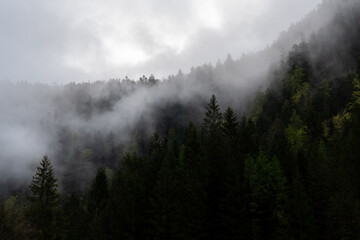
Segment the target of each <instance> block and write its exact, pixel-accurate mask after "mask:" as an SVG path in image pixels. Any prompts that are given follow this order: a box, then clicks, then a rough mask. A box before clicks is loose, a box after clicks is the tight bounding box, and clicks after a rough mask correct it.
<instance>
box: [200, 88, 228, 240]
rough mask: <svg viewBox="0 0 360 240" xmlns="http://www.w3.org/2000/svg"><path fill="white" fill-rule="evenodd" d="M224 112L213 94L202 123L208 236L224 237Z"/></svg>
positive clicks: (214, 237)
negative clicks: (221, 221) (222, 214)
mask: <svg viewBox="0 0 360 240" xmlns="http://www.w3.org/2000/svg"><path fill="white" fill-rule="evenodd" d="M222 121H223V118H222V114H221V112H220V107H219V105H218V104H217V101H216V97H215V96H214V95H213V96H212V97H211V99H210V102H209V104H208V105H207V106H206V113H205V118H204V120H203V124H202V129H201V130H202V131H201V141H202V154H203V157H204V164H205V166H204V167H205V168H206V170H207V174H208V177H207V178H208V180H207V186H206V189H207V219H208V226H207V228H208V234H209V236H208V238H209V239H220V238H222V236H221V234H222V230H221V227H220V225H219V222H220V199H222V197H223V195H224V184H223V176H224V162H223V151H224V148H223V134H222Z"/></svg>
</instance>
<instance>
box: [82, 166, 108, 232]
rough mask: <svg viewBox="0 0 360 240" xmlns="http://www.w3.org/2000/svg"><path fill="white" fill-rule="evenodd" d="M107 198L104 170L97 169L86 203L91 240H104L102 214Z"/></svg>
mask: <svg viewBox="0 0 360 240" xmlns="http://www.w3.org/2000/svg"><path fill="white" fill-rule="evenodd" d="M108 196H109V187H108V181H107V176H106V173H105V169H104V168H99V169H98V172H97V174H96V177H95V180H94V182H93V183H92V185H91V188H90V191H89V197H88V203H87V209H88V213H89V216H90V219H91V221H92V222H91V225H90V226H91V232H92V234H91V235H92V237H93V239H104V233H105V230H104V229H105V226H106V224H105V223H104V218H103V217H102V214H103V212H104V210H105V207H106V204H107V200H108Z"/></svg>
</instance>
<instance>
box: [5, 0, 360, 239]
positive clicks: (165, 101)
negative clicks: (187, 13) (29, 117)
mask: <svg viewBox="0 0 360 240" xmlns="http://www.w3.org/2000/svg"><path fill="white" fill-rule="evenodd" d="M329 9H332V11H334V14H333V15H331V18H330V17H329V20H328V22H327V23H326V24H324V25H323V26H321V27H319V28H318V29H316V31H315V30H314V31H313V32H311V33H310V32H309V33H307V34H306V36H302V38H303V39H300V41H298V42H296V43H295V42H293V40H294V38H295V37H294V36H297V33H298V32H299V31H300V30H301V29H303V28H304V26H305V28H306V26H307V24H308V22H311V19H312V18H316V16H320V15H321V13H322V12H326V13H328V12H329V11H330V10H329ZM359 23H360V2H359V1H357V0H346V1H335V0H331V1H324V2H323V3H322V4H321V5H320V6H319V8H318V9H317V10H316V11H314V12H313V13H311V14H310V15H309V16H307V17H306V18H305V19H303V21H301V22H300V23H298V24H297V25H294V26H292V27H291V28H290V29H289V31H288V32H286V33H283V34H282V35H281V36H282V37H280V38H279V40H278V41H276V42H274V44H273V45H272V46H270V47H268V48H266V49H265V50H263V51H261V52H259V53H258V54H255V55H249V56H244V57H242V58H241V59H239V60H233V59H232V58H231V56H230V55H229V56H228V58H227V60H226V61H224V62H223V63H218V64H217V65H216V66H215V67H214V66H212V65H211V64H205V65H203V66H200V67H197V68H193V69H192V70H191V71H190V73H187V74H185V73H182V72H181V71H179V73H178V74H177V75H174V76H170V77H169V78H168V79H165V80H159V79H156V78H155V77H154V76H153V75H151V76H149V77H148V78H147V77H146V76H143V77H142V78H140V79H139V80H138V81H134V80H130V79H128V78H127V77H126V78H125V79H122V80H118V79H113V80H109V81H106V82H102V81H99V82H94V83H80V84H76V83H70V84H67V85H64V86H48V85H40V84H28V83H18V84H8V85H7V86H5V87H6V89H10V91H9V92H12V91H15V89H21V91H23V92H22V93H21V94H20V95H19V96H21V97H24V96H25V97H24V98H23V99H20V97H19V99H12V101H14V102H15V101H19V102H22V101H24V102H26V99H27V97H29V96H30V97H31V98H33V99H35V100H32V101H33V102H34V103H35V104H38V105H39V106H42V107H39V109H40V110H37V111H38V113H39V115H40V116H39V117H38V118H35V119H36V122H37V121H38V122H39V124H38V125H30V127H32V128H34V129H37V130H38V131H40V130H41V132H46V133H47V134H48V135H39V136H40V137H39V138H42V137H44V136H51V137H52V138H51V139H52V140H49V141H48V142H47V144H46V145H45V146H46V147H48V148H49V149H46V148H45V150H46V151H45V152H43V153H42V154H39V155H37V156H34V157H37V158H36V159H37V161H36V162H37V165H35V166H34V165H31V164H30V165H27V167H28V170H26V171H25V170H24V172H22V173H21V174H19V173H15V172H14V173H13V171H12V170H11V171H10V170H7V169H6V168H5V166H2V167H1V168H2V169H1V170H0V173H1V174H2V175H7V174H9V172H10V173H11V174H9V175H14V176H12V177H9V178H8V179H6V181H5V180H3V177H1V178H0V239H4V240H5V239H9V240H11V239H74V240H75V239H129V240H130V239H131V240H134V239H139V240H146V239H161V240H171V239H208V240H209V239H210V240H211V239H214V240H215V239H254V240H255V239H256V240H257V239H259V240H266V239H269V240H270V239H294V240H295V239H299V240H305V239H314V240H315V239H320V240H332V239H334V240H338V239H343V240H345V239H349V240H350V239H351V240H353V239H360V147H359V146H360V75H359V74H360V45H359V43H360V24H359ZM312 30H313V29H312ZM284 39H288V40H289V39H290V40H289V41H290V42H292V44H291V47H289V49H287V48H286V47H285V46H287V45H289V44H290V43H289V41H285V40H284ZM285 42H286V43H285ZM280 49H287V51H286V53H283V52H281V51H280ZM265 59H271V61H267V60H265ZM234 79H243V80H234ZM247 82H251V84H250V83H249V84H246V83H247ZM19 91H20V90H19ZM4 94H5V93H4ZM4 96H6V95H3V97H4ZM4 98H5V97H4ZM0 99H1V97H0ZM24 99H25V100H24ZM44 99H46V101H44ZM46 104H48V105H46ZM54 109H55V110H54ZM119 114H120V115H121V114H122V115H121V117H119V116H118V115H119ZM74 119H75V120H74ZM124 119H126V121H125V120H124ZM120 120H124V121H125V123H124V121H123V122H121V121H120ZM130 123H131V124H130ZM35 143H39V144H40V143H42V142H41V141H40V140H39V141H38V142H36V141H35ZM40 150H41V151H42V148H40ZM41 151H39V152H41ZM4 152H5V151H4ZM0 154H1V153H0ZM9 156H10V155H9ZM32 157H33V156H32ZM9 158H11V157H9ZM14 161H15V160H14ZM30 170H31V172H30V176H32V178H31V177H27V178H26V177H23V178H22V179H21V180H19V178H20V177H18V175H29V171H30ZM12 173H13V174H12ZM17 174H18V175H17Z"/></svg>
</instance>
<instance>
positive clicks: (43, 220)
mask: <svg viewBox="0 0 360 240" xmlns="http://www.w3.org/2000/svg"><path fill="white" fill-rule="evenodd" d="M57 186H58V184H57V179H56V178H55V176H54V169H53V166H52V165H51V162H50V160H49V158H48V157H47V156H44V157H43V159H42V160H41V162H40V166H39V167H37V172H36V174H35V175H34V176H33V179H32V182H31V185H30V186H29V188H30V190H31V193H32V195H31V196H30V197H29V201H30V208H29V210H28V217H29V220H30V222H31V224H32V225H33V227H34V228H35V230H36V233H35V234H36V237H37V238H38V239H54V238H56V237H57V235H58V233H57V227H58V226H59V222H58V221H57V220H59V217H58V215H57V214H58V207H59V204H60V195H59V193H58V191H57Z"/></svg>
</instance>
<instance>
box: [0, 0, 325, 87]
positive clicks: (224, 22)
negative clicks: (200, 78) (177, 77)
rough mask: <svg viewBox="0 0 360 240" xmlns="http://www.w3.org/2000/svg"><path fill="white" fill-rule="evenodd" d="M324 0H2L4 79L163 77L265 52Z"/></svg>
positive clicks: (0, 70) (0, 77) (0, 75)
mask: <svg viewBox="0 0 360 240" xmlns="http://www.w3.org/2000/svg"><path fill="white" fill-rule="evenodd" d="M320 2H321V0H301V1H299V0H181V1H179V0H177V1H175V0H126V1H125V0H103V1H100V0H97V1H95V0H76V1H74V0H51V1H48V0H32V1H28V0H0V31H1V32H0V81H4V80H5V81H6V80H7V81H30V82H45V83H50V84H52V83H67V82H72V81H75V82H82V81H95V80H107V79H109V78H123V77H125V76H126V75H127V76H129V77H131V78H134V79H138V78H139V77H140V76H142V75H143V74H145V75H149V74H151V73H153V74H154V75H155V76H156V77H158V78H163V77H167V76H168V75H169V74H176V73H177V71H178V70H179V69H182V70H183V71H184V72H188V71H189V69H190V67H191V66H198V65H201V64H203V63H208V62H212V63H216V61H217V60H218V59H220V60H224V59H225V57H226V55H227V54H228V53H230V54H231V55H232V56H233V58H234V59H236V58H239V57H240V56H241V55H242V53H250V52H255V51H258V50H261V49H262V48H264V47H265V46H266V45H267V44H271V42H273V40H275V39H276V38H277V36H278V34H279V33H280V32H281V31H283V30H286V29H287V28H288V27H289V26H290V24H291V23H295V22H297V21H299V20H300V19H301V18H302V17H303V16H304V15H306V14H307V13H308V12H310V11H311V10H312V9H314V8H315V7H316V6H317V5H318V4H319V3H320Z"/></svg>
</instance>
